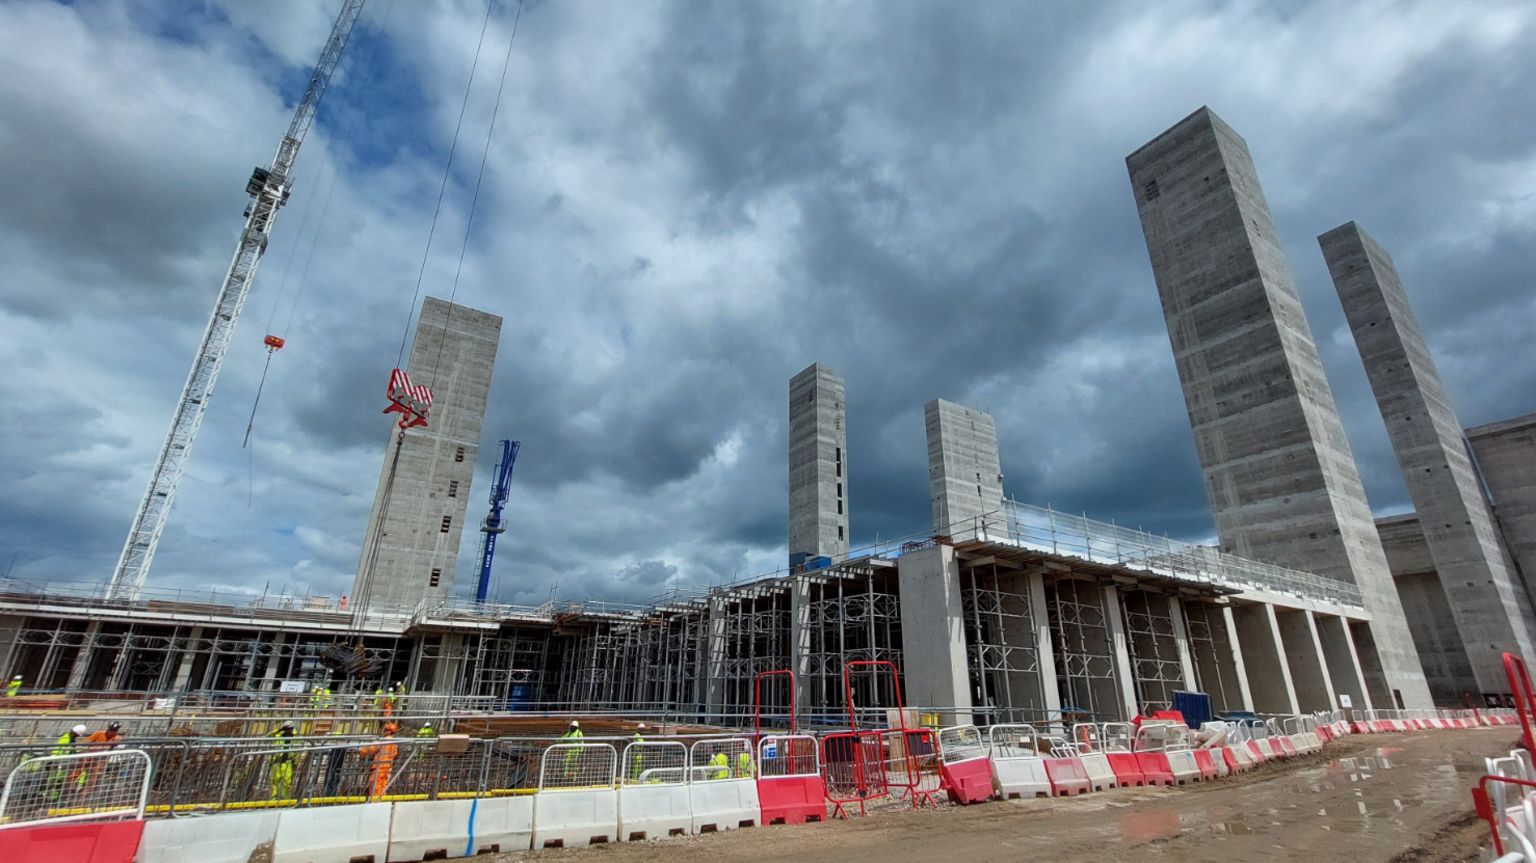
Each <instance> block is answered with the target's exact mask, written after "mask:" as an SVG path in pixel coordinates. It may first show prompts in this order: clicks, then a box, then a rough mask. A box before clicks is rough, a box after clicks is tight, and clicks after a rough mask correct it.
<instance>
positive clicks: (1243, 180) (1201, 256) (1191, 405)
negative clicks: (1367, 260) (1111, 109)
mask: <svg viewBox="0 0 1536 863" xmlns="http://www.w3.org/2000/svg"><path fill="white" fill-rule="evenodd" d="M1126 164H1127V167H1128V168H1129V169H1130V175H1131V184H1132V186H1133V190H1134V194H1135V197H1136V204H1137V209H1138V210H1139V211H1140V213H1141V225H1142V231H1143V232H1144V233H1145V235H1146V240H1147V251H1148V252H1149V254H1150V255H1151V258H1152V272H1153V275H1154V276H1155V277H1156V279H1157V288H1158V293H1159V295H1160V296H1161V298H1162V304H1163V315H1164V317H1165V318H1166V319H1167V322H1168V336H1169V339H1170V341H1171V342H1172V343H1173V353H1174V360H1175V363H1176V364H1177V366H1178V370H1179V379H1180V381H1181V382H1182V383H1183V388H1184V400H1185V403H1186V406H1187V407H1188V409H1189V418H1190V424H1191V425H1192V427H1193V429H1194V433H1195V448H1196V450H1197V451H1198V453H1199V456H1200V464H1201V467H1202V468H1203V471H1204V475H1205V487H1206V494H1207V495H1209V497H1210V500H1211V509H1212V511H1213V512H1214V514H1215V517H1216V530H1217V533H1218V534H1219V535H1220V537H1221V543H1222V546H1223V547H1224V549H1225V550H1226V551H1229V552H1231V553H1233V554H1236V555H1239V556H1242V557H1247V558H1252V559H1255V560H1261V561H1266V562H1269V563H1274V564H1278V565H1281V566H1287V567H1291V568H1294V569H1301V570H1307V571H1310V572H1315V573H1317V574H1319V575H1322V576H1324V577H1326V578H1334V579H1338V580H1340V581H1345V582H1354V583H1356V584H1358V585H1359V587H1360V590H1361V593H1362V594H1363V596H1364V602H1365V607H1366V610H1367V611H1369V612H1370V613H1371V616H1372V621H1371V623H1370V625H1369V627H1368V628H1367V627H1365V626H1363V625H1357V626H1354V627H1353V630H1354V632H1353V634H1354V640H1355V642H1356V645H1357V647H1358V648H1359V651H1360V653H1361V654H1362V656H1361V662H1362V664H1364V665H1365V666H1367V668H1366V673H1367V676H1368V679H1369V684H1370V690H1371V696H1372V699H1373V701H1374V703H1375V705H1376V706H1378V707H1390V706H1392V705H1393V703H1394V700H1395V699H1394V698H1393V694H1392V691H1394V690H1395V692H1396V695H1397V697H1398V698H1400V699H1401V700H1402V702H1403V703H1404V704H1406V705H1407V706H1410V707H1421V706H1428V705H1429V704H1430V694H1429V688H1428V686H1427V685H1426V684H1425V681H1424V673H1423V671H1422V670H1421V668H1420V666H1419V659H1418V655H1417V653H1416V652H1415V650H1414V645H1413V640H1412V638H1411V637H1410V636H1409V634H1408V626H1407V622H1406V620H1404V617H1403V608H1402V604H1401V603H1400V602H1399V600H1398V596H1397V590H1396V588H1395V587H1394V585H1393V583H1392V575H1391V572H1390V571H1389V570H1388V569H1387V559H1386V555H1385V553H1384V552H1383V551H1382V547H1381V540H1380V538H1379V537H1378V536H1377V534H1376V527H1375V525H1374V524H1373V523H1372V519H1371V509H1370V506H1369V505H1368V504H1367V503H1366V500H1365V491H1364V489H1363V488H1362V487H1361V484H1360V476H1359V472H1358V470H1357V469H1356V467H1355V461H1354V458H1353V457H1352V456H1351V454H1350V451H1349V442H1348V440H1347V439H1346V438H1345V436H1344V426H1343V423H1342V422H1341V421H1340V419H1339V412H1338V409H1337V408H1336V407H1335V405H1334V401H1333V393H1332V391H1331V390H1330V389H1329V387H1328V380H1327V378H1326V377H1325V376H1324V374H1323V364H1322V360H1321V359H1319V357H1318V354H1317V346H1316V345H1315V344H1314V343H1313V341H1312V333H1311V330H1310V329H1309V328H1308V326H1307V321H1306V318H1305V317H1304V316H1303V314H1302V309H1301V300H1300V299H1299V298H1298V296H1297V294H1296V286H1295V284H1294V282H1293V281H1292V278H1291V272H1290V267H1289V266H1288V265H1287V263H1286V260H1285V256H1284V254H1282V252H1281V250H1280V240H1279V237H1278V236H1277V235H1276V233H1275V226H1274V223H1273V221H1272V220H1271V219H1270V215H1269V206H1268V204H1266V203H1265V200H1264V192H1263V190H1262V189H1261V188H1260V187H1259V179H1258V175H1257V173H1256V172H1255V170H1254V166H1253V160H1252V157H1251V156H1249V154H1248V146H1247V144H1246V143H1245V142H1244V141H1243V139H1242V138H1241V137H1240V136H1239V135H1238V134H1237V133H1236V132H1234V131H1232V128H1231V127H1230V126H1228V125H1227V124H1226V123H1224V122H1222V121H1221V119H1220V118H1219V117H1217V116H1216V115H1215V114H1213V113H1211V111H1210V110H1209V109H1206V108H1201V109H1200V110H1198V111H1196V112H1195V113H1193V114H1191V115H1190V116H1188V117H1186V118H1185V119H1183V120H1181V121H1180V122H1179V123H1178V125H1176V126H1174V127H1173V128H1171V129H1169V130H1168V131H1166V132H1164V133H1163V134H1161V135H1159V136H1157V137H1156V138H1154V139H1153V140H1152V141H1150V142H1148V143H1147V144H1146V145H1144V146H1143V147H1142V148H1141V149H1139V150H1137V151H1136V152H1134V153H1132V154H1131V155H1130V156H1128V157H1127V158H1126Z"/></svg>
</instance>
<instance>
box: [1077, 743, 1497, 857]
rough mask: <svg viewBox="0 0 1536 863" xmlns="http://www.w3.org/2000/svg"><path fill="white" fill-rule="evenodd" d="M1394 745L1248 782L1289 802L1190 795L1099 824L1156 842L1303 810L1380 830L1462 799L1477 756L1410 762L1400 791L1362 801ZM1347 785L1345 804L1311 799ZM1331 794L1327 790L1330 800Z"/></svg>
mask: <svg viewBox="0 0 1536 863" xmlns="http://www.w3.org/2000/svg"><path fill="white" fill-rule="evenodd" d="M1400 751H1401V750H1400V749H1398V748H1395V747H1381V748H1379V749H1377V750H1376V752H1375V753H1374V754H1372V755H1364V756H1354V757H1350V758H1338V759H1334V760H1332V761H1329V762H1327V763H1326V764H1324V765H1322V766H1319V767H1313V768H1309V769H1307V770H1302V771H1299V772H1298V773H1296V774H1295V775H1293V776H1288V777H1284V778H1279V777H1277V778H1279V779H1280V782H1279V784H1278V787H1276V786H1270V788H1268V789H1264V788H1263V786H1250V787H1251V788H1254V790H1255V791H1257V792H1258V794H1260V795H1263V794H1274V793H1276V791H1278V793H1279V796H1280V797H1281V798H1283V799H1289V800H1294V802H1293V803H1290V804H1289V805H1285V806H1280V807H1274V808H1267V809H1264V810H1258V811H1254V810H1245V809H1242V808H1239V806H1237V805H1233V804H1220V803H1218V804H1205V805H1200V802H1199V801H1198V798H1196V799H1193V800H1192V801H1191V802H1192V803H1194V805H1193V806H1171V805H1170V806H1157V807H1153V808H1147V807H1140V806H1138V807H1133V808H1131V809H1128V810H1126V811H1121V812H1114V811H1109V812H1106V817H1109V818H1113V819H1114V821H1115V823H1114V824H1113V825H1112V826H1111V825H1106V828H1105V829H1106V832H1111V831H1114V832H1118V835H1119V838H1120V840H1121V841H1123V842H1126V843H1129V844H1144V843H1148V842H1158V841H1161V840H1167V839H1171V838H1173V837H1174V836H1178V835H1179V834H1181V833H1185V832H1191V833H1198V832H1208V833H1214V834H1226V835H1234V836H1241V835H1253V834H1262V833H1267V832H1269V831H1272V830H1275V829H1277V828H1283V827H1284V826H1285V825H1286V824H1287V823H1295V821H1296V819H1295V818H1294V817H1291V818H1287V816H1288V815H1294V814H1295V813H1297V812H1304V813H1306V815H1307V817H1309V818H1316V819H1318V821H1320V822H1321V823H1320V824H1319V825H1318V826H1320V827H1321V828H1322V829H1324V830H1333V831H1338V832H1341V833H1370V832H1381V833H1386V832H1389V831H1398V830H1401V829H1402V828H1404V827H1405V826H1407V825H1406V824H1405V822H1404V820H1403V815H1404V814H1405V813H1407V812H1408V811H1409V810H1411V809H1413V808H1414V807H1417V806H1422V805H1424V804H1425V803H1432V804H1436V805H1439V804H1445V803H1452V802H1457V801H1462V802H1465V800H1466V799H1467V793H1468V792H1467V789H1469V788H1471V787H1472V785H1474V784H1475V783H1476V781H1477V777H1478V776H1480V775H1481V774H1482V766H1483V765H1482V763H1481V760H1480V759H1471V758H1469V759H1468V760H1467V761H1466V763H1464V764H1458V763H1454V762H1451V761H1447V762H1444V763H1442V764H1437V765H1429V766H1425V767H1422V768H1416V769H1417V770H1418V771H1419V772H1420V773H1421V774H1422V776H1423V779H1422V781H1419V782H1415V783H1413V784H1412V785H1411V786H1410V787H1405V788H1404V789H1402V793H1400V794H1397V795H1394V796H1393V797H1391V798H1388V799H1385V800H1381V799H1376V797H1377V795H1376V794H1372V799H1371V800H1370V801H1367V799H1366V797H1365V795H1366V791H1367V790H1368V789H1372V788H1374V787H1375V786H1376V785H1377V784H1379V783H1380V781H1381V779H1382V777H1381V776H1380V774H1381V773H1383V772H1385V771H1389V770H1392V769H1394V768H1395V767H1396V766H1397V763H1396V762H1395V761H1394V757H1395V756H1396V755H1397V754H1398V753H1399V752H1400ZM1351 788H1352V789H1353V794H1352V795H1349V799H1348V801H1347V802H1344V803H1341V804H1337V805H1333V806H1331V807H1321V806H1318V805H1317V804H1318V800H1317V799H1316V796H1315V795H1319V794H1322V793H1324V792H1337V791H1340V790H1343V791H1348V790H1350V789H1351ZM1334 796H1336V795H1332V796H1330V800H1331V799H1333V797H1334Z"/></svg>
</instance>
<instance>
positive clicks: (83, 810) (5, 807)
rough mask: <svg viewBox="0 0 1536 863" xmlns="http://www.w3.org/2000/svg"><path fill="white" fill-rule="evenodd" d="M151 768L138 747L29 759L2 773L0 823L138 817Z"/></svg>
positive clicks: (141, 810)
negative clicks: (5, 773) (3, 779)
mask: <svg viewBox="0 0 1536 863" xmlns="http://www.w3.org/2000/svg"><path fill="white" fill-rule="evenodd" d="M151 772H152V769H151V765H150V760H149V756H148V755H146V754H145V753H143V752H141V751H139V750H137V749H123V750H113V751H105V752H82V753H79V754H77V755H45V756H42V757H39V758H31V759H28V760H27V761H24V762H22V763H21V764H18V765H16V767H15V768H13V769H12V770H11V772H10V775H8V776H6V778H5V789H4V790H3V791H0V823H7V824H16V823H22V822H35V823H50V824H59V823H63V822H67V821H110V820H122V819H142V818H143V817H144V806H145V803H146V802H147V801H148V799H149V782H150V774H151Z"/></svg>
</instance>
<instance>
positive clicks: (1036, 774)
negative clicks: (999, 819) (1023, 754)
mask: <svg viewBox="0 0 1536 863" xmlns="http://www.w3.org/2000/svg"><path fill="white" fill-rule="evenodd" d="M992 788H993V789H994V790H996V791H997V794H998V796H999V797H1001V798H1003V799H1004V800H1007V799H1009V798H1010V797H1026V798H1028V797H1049V796H1051V777H1049V776H1047V775H1046V773H1045V759H1043V758H994V759H992Z"/></svg>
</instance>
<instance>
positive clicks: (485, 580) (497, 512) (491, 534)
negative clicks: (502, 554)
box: [475, 440, 523, 605]
mask: <svg viewBox="0 0 1536 863" xmlns="http://www.w3.org/2000/svg"><path fill="white" fill-rule="evenodd" d="M522 448H523V445H522V444H521V443H519V442H518V441H515V440H504V441H502V442H501V461H499V462H497V463H496V476H495V478H494V480H493V482H492V485H491V511H490V513H488V514H487V515H486V517H485V521H483V522H481V524H480V532H481V533H483V534H485V538H484V540H483V541H482V542H481V543H480V581H479V583H478V584H477V585H476V586H475V602H477V603H480V604H482V605H483V604H484V603H485V598H486V596H487V595H489V594H490V592H491V561H492V560H494V559H495V557H496V536H497V535H498V534H500V533H503V532H505V531H506V529H507V526H506V524H505V523H504V522H503V521H502V520H501V511H502V507H503V506H505V505H506V503H507V484H508V483H510V482H511V481H512V466H513V465H514V464H516V463H517V451H518V450H520V449H522Z"/></svg>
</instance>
